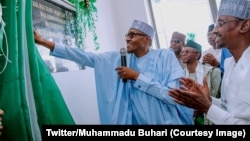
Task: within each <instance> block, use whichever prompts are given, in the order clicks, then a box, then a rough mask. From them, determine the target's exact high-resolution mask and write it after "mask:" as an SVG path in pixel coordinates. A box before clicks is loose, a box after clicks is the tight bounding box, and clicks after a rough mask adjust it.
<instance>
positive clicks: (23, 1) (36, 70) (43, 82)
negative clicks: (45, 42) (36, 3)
mask: <svg viewBox="0 0 250 141" xmlns="http://www.w3.org/2000/svg"><path fill="white" fill-rule="evenodd" d="M1 5H2V6H3V7H4V8H3V20H4V21H5V23H6V26H5V31H6V35H7V44H6V43H5V42H4V40H5V39H3V40H2V42H3V44H2V48H3V50H4V52H5V53H6V54H8V59H9V60H10V61H11V62H9V63H8V65H7V67H6V69H5V70H4V72H3V73H2V74H0V108H1V109H3V110H4V112H5V114H4V116H3V121H2V123H3V125H4V130H3V132H2V135H1V136H0V140H1V141H2V140H3V141H5V140H6V141H37V140H38V139H39V137H41V133H40V130H41V129H42V125H45V124H46V125H53V124H54V125H55V124H70V125H72V124H75V122H74V120H73V118H72V116H71V114H70V112H69V109H68V107H67V105H66V103H65V101H64V99H63V96H62V94H61V92H60V90H59V88H58V86H57V85H56V82H55V80H54V79H53V77H52V75H51V74H50V71H49V70H48V69H47V67H46V65H45V63H44V61H43V60H42V58H41V56H40V54H39V52H38V50H37V48H36V46H35V43H34V36H33V26H32V24H33V23H32V0H19V1H18V0H1ZM7 45H8V46H7ZM0 54H1V52H0ZM5 61H6V58H4V57H3V56H0V68H1V69H2V67H3V66H4V63H5ZM37 129H38V130H37Z"/></svg>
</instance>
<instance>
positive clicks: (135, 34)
mask: <svg viewBox="0 0 250 141" xmlns="http://www.w3.org/2000/svg"><path fill="white" fill-rule="evenodd" d="M135 36H147V35H145V34H142V33H134V32H129V33H127V34H126V35H125V37H126V38H128V37H129V38H131V39H132V38H134V37H135Z"/></svg>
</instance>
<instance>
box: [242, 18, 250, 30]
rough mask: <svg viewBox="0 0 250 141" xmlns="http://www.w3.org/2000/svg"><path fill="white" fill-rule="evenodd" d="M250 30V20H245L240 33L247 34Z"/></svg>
mask: <svg viewBox="0 0 250 141" xmlns="http://www.w3.org/2000/svg"><path fill="white" fill-rule="evenodd" d="M249 30H250V19H247V20H243V21H242V23H241V27H240V33H246V32H248V31H249Z"/></svg>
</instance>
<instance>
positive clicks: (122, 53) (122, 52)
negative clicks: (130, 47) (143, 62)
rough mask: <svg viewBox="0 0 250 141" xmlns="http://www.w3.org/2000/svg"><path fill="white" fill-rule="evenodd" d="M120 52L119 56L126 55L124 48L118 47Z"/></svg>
mask: <svg viewBox="0 0 250 141" xmlns="http://www.w3.org/2000/svg"><path fill="white" fill-rule="evenodd" d="M120 54H121V56H126V54H127V50H126V48H121V49H120Z"/></svg>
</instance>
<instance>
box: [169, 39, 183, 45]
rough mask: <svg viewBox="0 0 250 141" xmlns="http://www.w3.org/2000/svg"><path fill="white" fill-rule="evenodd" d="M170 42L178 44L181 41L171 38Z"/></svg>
mask: <svg viewBox="0 0 250 141" xmlns="http://www.w3.org/2000/svg"><path fill="white" fill-rule="evenodd" d="M170 43H171V44H173V43H175V44H179V43H181V41H180V40H171V41H170Z"/></svg>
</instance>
